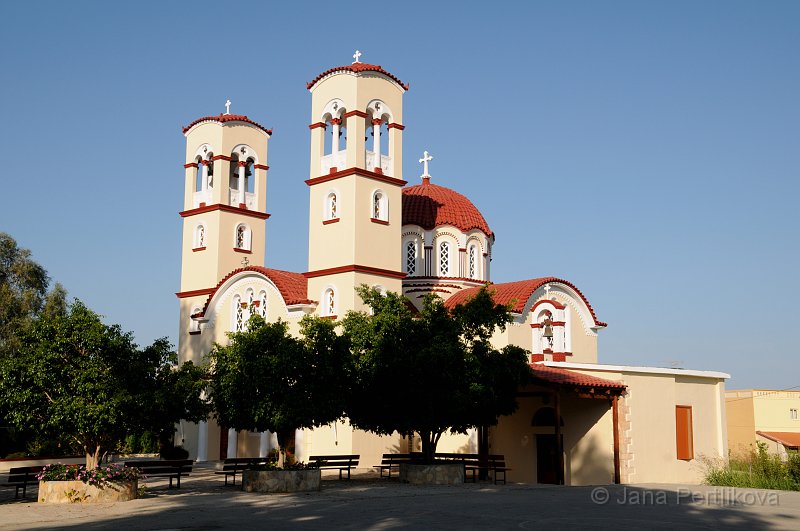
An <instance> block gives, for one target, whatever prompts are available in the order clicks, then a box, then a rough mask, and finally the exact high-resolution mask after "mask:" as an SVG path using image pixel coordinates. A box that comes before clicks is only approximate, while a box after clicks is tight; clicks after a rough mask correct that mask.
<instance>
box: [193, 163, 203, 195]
mask: <svg viewBox="0 0 800 531" xmlns="http://www.w3.org/2000/svg"><path fill="white" fill-rule="evenodd" d="M194 163H195V165H196V166H195V168H194V191H195V192H202V191H203V190H204V188H205V183H203V180H204V179H203V159H202V157H200V156H197V157H196V158H195V159H194Z"/></svg>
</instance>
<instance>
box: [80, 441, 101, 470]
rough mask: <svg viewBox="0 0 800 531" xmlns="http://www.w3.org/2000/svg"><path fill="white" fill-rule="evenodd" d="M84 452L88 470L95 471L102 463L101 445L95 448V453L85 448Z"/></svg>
mask: <svg viewBox="0 0 800 531" xmlns="http://www.w3.org/2000/svg"><path fill="white" fill-rule="evenodd" d="M83 450H84V452H86V470H93V469H95V468H97V465H98V464H99V462H100V445H99V444H98V445H97V446H96V447H95V448H94V453H91V452H90V451H89V447H88V446H86V447H84V449H83Z"/></svg>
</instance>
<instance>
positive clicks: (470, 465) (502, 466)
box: [435, 453, 511, 485]
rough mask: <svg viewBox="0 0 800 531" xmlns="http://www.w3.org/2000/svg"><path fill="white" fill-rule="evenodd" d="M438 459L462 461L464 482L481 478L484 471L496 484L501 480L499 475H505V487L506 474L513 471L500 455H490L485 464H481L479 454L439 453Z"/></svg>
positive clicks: (436, 455) (504, 481)
mask: <svg viewBox="0 0 800 531" xmlns="http://www.w3.org/2000/svg"><path fill="white" fill-rule="evenodd" d="M435 457H436V459H443V460H446V461H461V462H462V463H463V464H464V481H467V479H468V478H469V479H472V481H473V482H475V481H476V479H477V478H478V477H480V473H481V472H483V471H486V472H491V473H492V479H493V481H494V484H495V485H497V482H498V481H499V480H500V477H499V475H500V474H502V475H503V478H502V479H503V485H505V483H506V472H507V471H508V470H511V469H510V468H508V467H506V462H505V457H503V456H502V455H499V454H494V455H488V456H487V458H486V462H485V463H481V459H480V456H479V455H478V454H458V453H437V454H435Z"/></svg>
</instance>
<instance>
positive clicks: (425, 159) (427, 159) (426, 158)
mask: <svg viewBox="0 0 800 531" xmlns="http://www.w3.org/2000/svg"><path fill="white" fill-rule="evenodd" d="M432 160H433V156H432V155H430V154H429V153H428V152H427V151H425V152H424V153H423V154H422V158H421V159H419V161H420V163H421V164H422V178H423V179H430V178H431V175H430V174H429V173H428V163H429V162H430V161H432Z"/></svg>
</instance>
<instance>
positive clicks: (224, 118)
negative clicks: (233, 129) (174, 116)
mask: <svg viewBox="0 0 800 531" xmlns="http://www.w3.org/2000/svg"><path fill="white" fill-rule="evenodd" d="M201 122H219V123H221V124H224V123H227V122H245V123H248V124H250V125H254V126H256V127H258V128H259V129H261V130H262V131H264V132H265V133H267V134H268V135H271V134H272V129H267V128H266V127H264V126H263V125H261V124H260V123H258V122H254V121H253V120H251V119H250V118H248V117H247V116H244V115H243V114H220V115H219V116H204V117H203V118H198V119H197V120H195V121H194V122H192V123H190V124H189V125H187V126H186V127H184V128H183V134H186V132H187V131H188V130H189V129H191V128H192V127H194V126H195V125H197V124H199V123H201Z"/></svg>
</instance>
